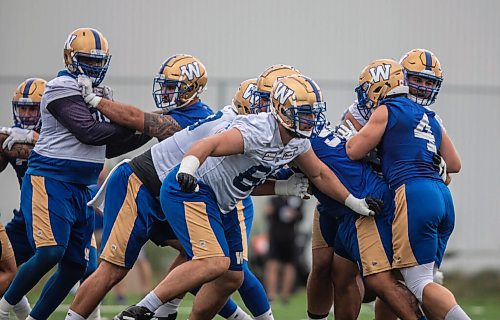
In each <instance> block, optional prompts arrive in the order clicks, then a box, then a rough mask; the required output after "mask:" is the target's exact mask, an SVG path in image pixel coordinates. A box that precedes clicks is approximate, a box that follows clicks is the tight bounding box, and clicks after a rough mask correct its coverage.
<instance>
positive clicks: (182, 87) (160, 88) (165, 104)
mask: <svg viewBox="0 0 500 320" xmlns="http://www.w3.org/2000/svg"><path fill="white" fill-rule="evenodd" d="M191 90H192V88H191V87H190V86H189V85H188V84H187V83H185V82H183V81H175V80H168V79H165V77H164V76H163V75H159V76H156V77H155V79H154V80H153V99H154V100H155V104H156V106H157V107H158V108H161V109H168V110H173V109H176V108H177V107H178V106H180V105H182V98H183V97H186V94H187V93H188V92H189V91H191Z"/></svg>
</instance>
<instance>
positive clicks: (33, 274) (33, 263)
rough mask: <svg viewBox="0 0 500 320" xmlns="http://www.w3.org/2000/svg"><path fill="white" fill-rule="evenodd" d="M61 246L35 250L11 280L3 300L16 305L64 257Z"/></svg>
mask: <svg viewBox="0 0 500 320" xmlns="http://www.w3.org/2000/svg"><path fill="white" fill-rule="evenodd" d="M65 250H66V249H65V248H64V247H62V246H49V247H41V248H38V249H36V252H35V255H34V256H33V257H31V258H30V259H29V260H28V261H26V262H25V263H24V264H23V265H22V266H21V268H20V269H19V271H18V272H17V274H16V276H15V277H14V280H12V283H11V285H10V286H9V289H7V291H6V292H5V295H4V297H5V299H6V301H8V302H9V303H10V304H17V303H18V302H19V301H21V299H22V298H23V296H24V295H25V294H26V293H28V292H29V291H30V290H31V289H32V288H33V287H34V286H35V285H36V284H37V283H38V281H40V279H41V278H42V277H43V276H44V275H45V274H46V273H47V272H49V271H50V269H52V267H53V266H55V265H56V264H57V263H58V262H59V260H61V258H62V257H63V255H64V252H65Z"/></svg>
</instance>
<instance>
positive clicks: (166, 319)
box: [153, 312, 177, 320]
mask: <svg viewBox="0 0 500 320" xmlns="http://www.w3.org/2000/svg"><path fill="white" fill-rule="evenodd" d="M175 319H177V312H176V313H172V314H169V315H168V316H166V317H158V316H156V317H154V318H153V320H175Z"/></svg>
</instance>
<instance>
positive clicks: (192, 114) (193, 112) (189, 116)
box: [167, 101, 213, 129]
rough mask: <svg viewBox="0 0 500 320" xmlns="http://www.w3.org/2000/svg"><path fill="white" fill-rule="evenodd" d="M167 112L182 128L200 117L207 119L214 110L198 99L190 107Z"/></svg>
mask: <svg viewBox="0 0 500 320" xmlns="http://www.w3.org/2000/svg"><path fill="white" fill-rule="evenodd" d="M167 114H168V115H169V116H171V117H172V118H173V119H174V120H175V121H176V122H177V124H178V125H179V126H181V128H183V129H184V128H185V127H187V126H190V125H192V124H193V123H195V122H197V121H199V120H200V119H205V118H206V117H208V116H210V115H212V114H213V111H212V109H210V107H209V106H207V105H206V104H204V103H203V102H201V101H198V102H197V103H195V104H193V105H190V106H189V107H184V108H180V109H174V110H172V111H170V112H168V113H167Z"/></svg>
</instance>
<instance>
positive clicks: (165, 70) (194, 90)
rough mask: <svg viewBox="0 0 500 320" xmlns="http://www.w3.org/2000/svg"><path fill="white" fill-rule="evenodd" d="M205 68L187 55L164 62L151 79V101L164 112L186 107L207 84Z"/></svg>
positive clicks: (173, 57) (175, 56) (177, 56)
mask: <svg viewBox="0 0 500 320" xmlns="http://www.w3.org/2000/svg"><path fill="white" fill-rule="evenodd" d="M207 81H208V78H207V72H206V69H205V66H204V65H203V64H202V63H201V62H200V61H199V60H198V59H196V58H195V57H193V56H191V55H187V54H179V55H174V56H171V57H170V58H168V59H167V60H165V61H164V62H163V64H162V66H161V67H160V71H159V72H158V75H156V76H155V78H154V79H153V92H152V94H153V99H154V101H155V104H156V106H157V107H158V108H161V109H164V110H165V111H166V112H169V111H171V110H174V109H177V108H182V107H184V106H187V105H188V104H189V103H191V101H193V100H195V99H196V98H198V95H199V94H200V93H202V92H203V91H204V90H205V88H206V84H207Z"/></svg>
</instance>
